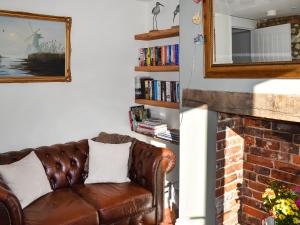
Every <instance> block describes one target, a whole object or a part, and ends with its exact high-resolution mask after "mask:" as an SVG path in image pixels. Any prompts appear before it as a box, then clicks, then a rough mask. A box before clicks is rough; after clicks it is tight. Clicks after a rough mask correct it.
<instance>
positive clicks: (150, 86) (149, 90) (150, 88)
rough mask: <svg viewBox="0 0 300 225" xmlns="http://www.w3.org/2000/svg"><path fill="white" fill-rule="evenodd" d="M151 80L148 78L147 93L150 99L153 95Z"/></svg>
mask: <svg viewBox="0 0 300 225" xmlns="http://www.w3.org/2000/svg"><path fill="white" fill-rule="evenodd" d="M152 82H153V81H152V80H148V92H149V93H148V94H149V99H150V100H151V99H152V95H153V91H152V90H153V89H152V85H153V83H152Z"/></svg>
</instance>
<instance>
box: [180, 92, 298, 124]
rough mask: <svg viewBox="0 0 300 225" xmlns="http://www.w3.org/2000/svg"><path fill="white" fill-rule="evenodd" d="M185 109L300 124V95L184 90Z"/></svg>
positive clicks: (183, 101)
mask: <svg viewBox="0 0 300 225" xmlns="http://www.w3.org/2000/svg"><path fill="white" fill-rule="evenodd" d="M182 104H183V106H184V107H192V108H195V107H200V106H203V105H207V107H208V109H210V110H212V111H217V112H225V113H233V114H238V115H248V116H254V117H262V118H268V119H276V120H285V121H292V122H300V96H295V95H277V94H256V93H241V92H224V91H206V90H192V89H185V90H183V97H182Z"/></svg>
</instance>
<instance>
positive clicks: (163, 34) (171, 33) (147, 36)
mask: <svg viewBox="0 0 300 225" xmlns="http://www.w3.org/2000/svg"><path fill="white" fill-rule="evenodd" d="M178 36H179V27H176V28H171V29H166V30H158V31H152V32H149V33H144V34H137V35H135V36H134V39H135V40H140V41H151V40H157V39H163V38H170V37H178Z"/></svg>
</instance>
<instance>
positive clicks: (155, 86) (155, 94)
mask: <svg viewBox="0 0 300 225" xmlns="http://www.w3.org/2000/svg"><path fill="white" fill-rule="evenodd" d="M153 84H154V91H153V100H157V80H154V81H153Z"/></svg>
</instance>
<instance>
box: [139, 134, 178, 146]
mask: <svg viewBox="0 0 300 225" xmlns="http://www.w3.org/2000/svg"><path fill="white" fill-rule="evenodd" d="M133 132H135V133H137V134H141V135H144V136H147V137H150V138H153V139H155V140H158V141H162V142H166V143H170V144H173V145H179V142H176V141H169V140H165V139H163V138H160V137H157V136H156V135H151V134H146V133H141V132H137V131H133Z"/></svg>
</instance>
